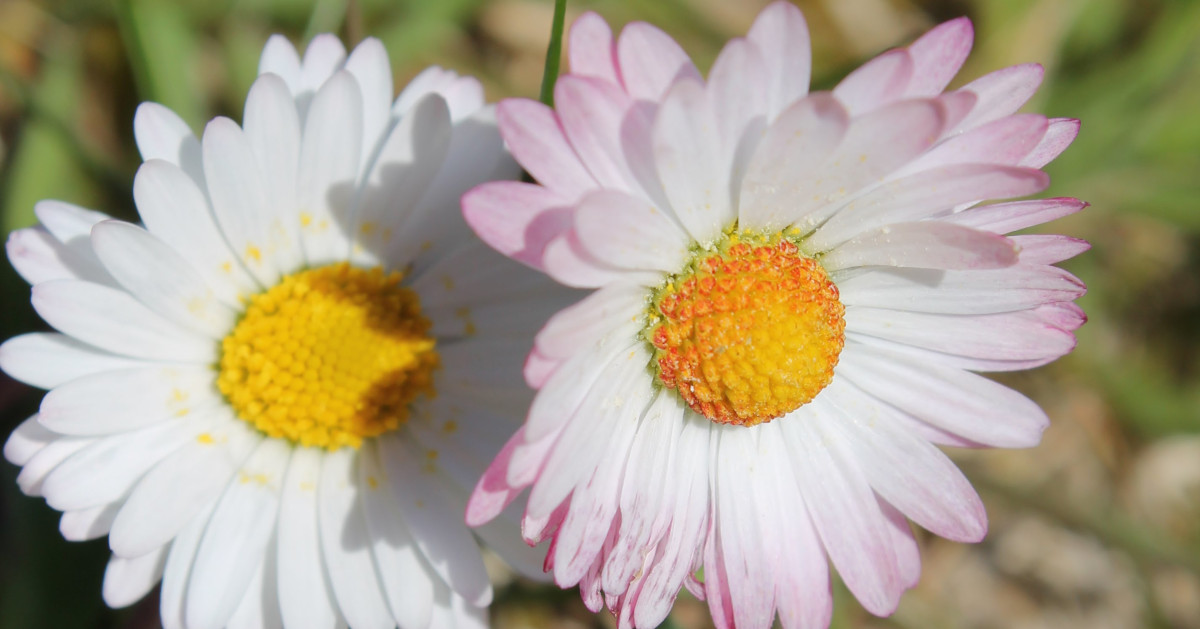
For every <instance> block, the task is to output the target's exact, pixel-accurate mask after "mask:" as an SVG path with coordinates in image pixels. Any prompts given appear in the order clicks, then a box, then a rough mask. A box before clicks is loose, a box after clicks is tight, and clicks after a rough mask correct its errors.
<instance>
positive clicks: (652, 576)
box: [634, 411, 713, 627]
mask: <svg viewBox="0 0 1200 629" xmlns="http://www.w3.org/2000/svg"><path fill="white" fill-rule="evenodd" d="M684 413H685V415H684V421H683V430H682V431H681V432H680V434H679V447H678V453H679V456H678V457H677V458H676V459H674V462H673V464H672V467H673V468H674V469H675V470H677V473H676V474H672V475H671V476H670V477H668V482H673V483H674V484H675V487H674V489H673V490H670V489H669V490H668V491H669V492H670V493H672V494H673V495H674V496H676V499H675V500H674V501H673V504H672V507H673V509H672V512H671V514H670V522H671V526H670V527H668V528H667V533H666V539H664V540H663V541H662V542H660V544H659V548H658V551H657V552H658V557H657V561H656V563H655V564H654V566H653V567H652V568H651V570H650V572H649V574H647V575H646V576H645V577H644V579H645V585H644V586H643V588H642V595H641V596H640V597H639V600H638V606H637V608H636V609H635V610H634V620H635V622H636V624H637V626H639V627H651V626H656V625H657V624H658V623H661V622H662V620H663V619H664V618H666V616H667V612H668V611H669V610H670V607H671V604H672V603H673V602H674V600H675V596H676V594H677V593H678V592H679V584H680V583H681V582H684V581H685V580H687V575H690V574H691V573H692V572H694V568H695V566H694V565H693V559H694V558H695V557H696V556H697V554H698V552H699V549H701V548H702V547H703V546H704V538H705V535H706V534H707V533H708V531H709V529H710V526H709V517H708V516H709V490H710V488H709V472H708V465H709V439H710V436H711V433H712V431H713V429H712V426H713V424H712V422H710V421H708V420H707V419H704V418H701V417H699V416H697V415H696V414H695V413H690V411H685V412H684ZM689 413H690V417H689Z"/></svg>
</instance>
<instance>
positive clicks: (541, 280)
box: [405, 241, 580, 323]
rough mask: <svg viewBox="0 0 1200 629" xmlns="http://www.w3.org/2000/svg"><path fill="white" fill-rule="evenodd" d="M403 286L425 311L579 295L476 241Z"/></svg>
mask: <svg viewBox="0 0 1200 629" xmlns="http://www.w3.org/2000/svg"><path fill="white" fill-rule="evenodd" d="M405 283H406V284H407V286H408V287H409V288H411V289H413V290H414V291H416V293H417V294H418V295H420V297H421V308H424V309H428V310H435V309H438V308H441V309H446V310H456V309H458V308H462V307H471V306H489V305H510V304H517V303H522V302H523V301H524V300H526V299H531V298H540V297H544V296H547V295H552V294H558V295H572V296H578V295H579V294H580V293H576V292H574V291H567V290H564V289H562V288H561V287H560V286H559V285H558V284H557V283H556V282H554V281H552V280H549V279H548V278H546V276H545V275H543V274H541V273H537V272H534V271H531V270H530V269H528V268H527V267H525V266H524V265H521V264H518V263H516V262H514V261H513V260H511V259H509V258H507V257H505V256H502V255H499V254H498V253H497V252H496V251H494V250H492V249H491V248H490V247H488V246H486V245H484V244H482V243H480V242H479V241H472V242H469V243H466V244H464V245H463V246H461V247H458V248H456V249H455V250H454V251H452V252H449V253H447V254H446V255H445V256H443V257H442V258H441V259H440V260H438V261H437V262H435V263H433V264H432V265H431V266H428V267H425V268H423V269H421V270H420V271H418V272H415V273H413V274H412V275H410V276H409V277H408V278H406V282H405ZM531 314H532V313H531ZM435 323H436V322H435Z"/></svg>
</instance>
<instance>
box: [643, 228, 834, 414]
mask: <svg viewBox="0 0 1200 629" xmlns="http://www.w3.org/2000/svg"><path fill="white" fill-rule="evenodd" d="M844 314H845V307H843V306H842V303H841V301H839V300H838V289H837V286H835V285H834V284H833V282H832V281H830V279H829V276H828V275H827V274H826V273H825V270H824V269H823V268H821V265H820V264H818V263H817V262H816V261H815V260H813V259H812V258H809V257H807V256H805V255H803V254H802V253H800V250H799V248H798V247H797V246H796V245H795V244H794V243H792V242H791V241H789V240H787V239H786V238H785V237H784V236H783V235H781V234H775V235H771V236H759V235H755V234H746V233H738V232H736V231H734V232H733V233H731V234H729V235H728V236H726V237H725V239H724V240H723V241H722V242H721V243H720V245H719V246H717V247H716V248H715V251H701V252H699V253H697V254H696V255H695V256H694V257H693V259H692V261H691V262H690V263H689V264H688V265H687V267H686V268H684V270H683V271H681V272H680V273H678V274H676V275H673V276H671V277H670V278H668V279H667V281H666V282H665V283H664V284H663V286H662V287H660V288H658V289H657V290H656V291H655V292H654V294H653V299H652V305H651V307H650V309H649V312H648V318H647V325H646V328H645V332H644V334H645V338H646V340H647V341H648V342H649V343H650V345H652V346H653V350H654V362H653V367H654V370H655V372H656V375H657V376H658V380H659V382H660V383H661V384H662V385H663V386H666V387H668V388H671V389H675V390H676V391H677V392H678V393H679V395H680V397H682V398H683V400H684V401H685V402H686V403H687V404H688V406H690V407H691V408H692V409H693V410H694V411H696V412H697V413H700V414H701V415H704V416H705V417H707V418H708V419H710V420H712V421H714V422H717V423H721V424H737V425H740V426H754V425H757V424H761V423H763V422H767V421H771V420H772V419H775V418H776V417H782V416H783V415H786V414H787V413H790V412H792V411H794V410H796V409H797V408H800V407H801V406H802V405H804V404H806V403H808V402H809V401H810V400H812V399H813V398H814V397H816V395H817V394H818V393H820V392H821V389H824V388H825V387H826V386H827V385H828V384H829V382H830V381H831V380H832V379H833V368H834V367H835V366H836V365H837V361H838V356H839V355H840V354H841V351H842V346H843V345H844V344H845V331H846V322H845V319H844V318H843V315H844Z"/></svg>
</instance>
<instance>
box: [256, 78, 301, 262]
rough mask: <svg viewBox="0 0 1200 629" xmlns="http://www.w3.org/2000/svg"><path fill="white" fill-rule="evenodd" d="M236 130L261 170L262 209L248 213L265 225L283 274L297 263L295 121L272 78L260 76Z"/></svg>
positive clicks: (282, 87) (284, 91)
mask: <svg viewBox="0 0 1200 629" xmlns="http://www.w3.org/2000/svg"><path fill="white" fill-rule="evenodd" d="M242 126H243V127H244V128H245V130H246V133H245V135H246V140H247V141H248V142H249V144H250V148H251V149H252V150H253V152H254V157H255V161H256V162H257V163H258V165H259V167H260V168H261V173H262V181H261V183H262V185H263V186H264V190H265V193H266V205H264V206H261V207H258V208H254V211H255V212H256V213H257V214H259V215H260V216H261V218H260V220H261V221H262V222H263V223H265V224H266V229H267V239H268V240H269V242H270V244H269V245H267V246H268V247H269V248H270V250H271V256H272V257H274V258H275V261H276V264H277V265H278V266H279V268H280V269H281V270H282V271H283V272H285V273H287V272H291V271H293V270H295V269H298V268H299V267H300V266H301V263H302V261H303V252H301V250H300V233H299V231H300V224H299V222H300V217H299V216H298V214H297V212H296V170H297V168H298V167H299V162H300V118H299V115H298V113H297V112H296V103H295V101H294V100H293V99H292V95H291V94H290V93H289V92H288V87H287V85H286V84H285V83H284V82H283V80H282V79H280V78H279V77H278V76H275V75H266V76H261V77H259V78H258V80H257V81H255V82H254V85H252V86H250V93H249V94H247V95H246V113H245V117H244V119H243V122H242Z"/></svg>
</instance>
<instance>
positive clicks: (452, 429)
mask: <svg viewBox="0 0 1200 629" xmlns="http://www.w3.org/2000/svg"><path fill="white" fill-rule="evenodd" d="M442 432H444V433H446V434H448V435H452V434H454V433H456V432H458V422H456V421H454V420H453V419H452V420H450V421H448V422H446V423H445V424H442Z"/></svg>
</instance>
